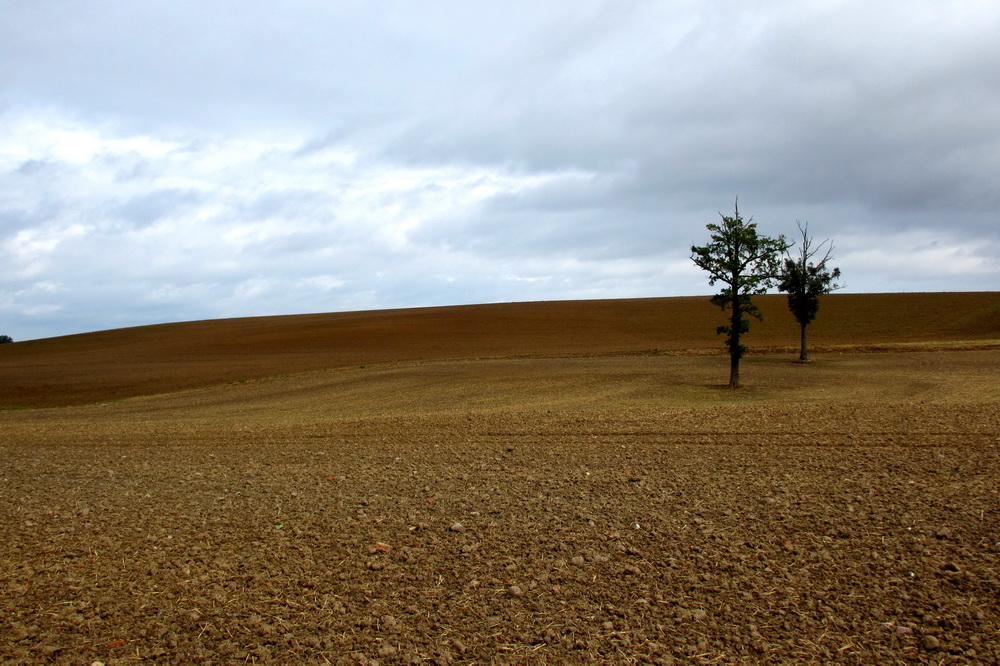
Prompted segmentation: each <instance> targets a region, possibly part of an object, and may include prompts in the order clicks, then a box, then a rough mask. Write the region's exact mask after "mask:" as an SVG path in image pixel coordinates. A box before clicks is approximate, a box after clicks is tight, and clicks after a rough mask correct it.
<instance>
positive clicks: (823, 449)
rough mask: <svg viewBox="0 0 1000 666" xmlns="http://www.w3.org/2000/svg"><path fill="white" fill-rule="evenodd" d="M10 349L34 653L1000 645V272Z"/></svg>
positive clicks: (4, 532) (510, 658)
mask: <svg viewBox="0 0 1000 666" xmlns="http://www.w3.org/2000/svg"><path fill="white" fill-rule="evenodd" d="M760 302H761V304H762V306H763V309H764V312H765V316H766V320H765V321H764V322H763V323H761V324H756V323H755V324H754V325H753V329H752V332H751V335H750V336H749V337H748V339H747V342H748V343H749V344H750V345H751V347H752V348H753V350H754V351H755V352H765V353H754V354H751V355H750V356H748V357H747V358H746V359H745V361H744V362H745V367H744V370H743V379H744V382H745V384H746V386H745V388H743V389H740V390H739V391H733V390H729V389H727V388H725V386H724V384H725V382H726V380H727V379H728V359H726V358H725V356H724V355H721V354H722V351H723V350H722V347H721V341H720V339H719V338H718V337H717V336H715V335H714V330H715V327H716V326H717V325H718V323H720V321H721V319H722V315H721V313H720V312H719V311H718V310H717V309H716V308H713V307H712V306H711V305H710V304H709V303H708V302H707V299H706V298H683V299H648V300H631V301H586V302H566V303H524V304H504V305H489V306H473V307H457V308H432V309H420V310H397V311H385V312H362V313H343V314H329V315H312V316H301V317H273V318H261V319H238V320H227V321H208V322H197V323H188V324H170V325H163V326H151V327H144V328H133V329H126V330H118V331H107V332H102V333H93V334H88V335H78V336H70V337H65V338H56V339H50V340H39V341H35V342H25V343H16V344H13V345H3V346H0V395H2V398H0V405H3V406H6V407H29V408H26V409H18V408H14V409H2V410H0V507H3V510H2V511H0V581H2V584H0V662H2V663H13V664H22V663H23V664H34V663H54V664H89V663H105V664H130V663H161V664H192V663H226V664H229V663H258V664H345V665H348V664H365V665H369V666H370V665H371V664H376V663H377V664H416V663H436V664H487V663H490V664H564V663H565V664H625V663H653V664H720V663H739V664H756V663H762V664H763V663H767V664H779V663H794V664H817V663H822V664H850V665H855V666H856V665H860V664H897V663H898V664H902V663H906V664H942V663H954V664H960V663H961V664H966V663H968V664H975V663H982V664H994V663H1000V641H998V636H1000V601H998V599H1000V596H998V591H1000V567H998V562H1000V540H998V535H1000V494H998V493H997V488H998V487H1000V455H998V451H1000V295H998V294H996V293H983V294H901V295H896V294H892V295H890V294H885V295H846V294H845V295H833V296H831V297H829V298H827V299H826V300H825V301H824V302H823V306H822V310H821V312H820V319H819V320H818V321H817V323H816V326H815V329H814V331H813V335H812V340H813V348H814V350H816V351H817V353H815V354H813V358H814V362H813V363H811V364H809V365H803V364H799V363H796V362H795V360H796V358H797V354H796V348H795V345H796V342H797V340H798V335H797V333H798V331H797V327H796V325H795V323H794V322H793V321H792V319H791V317H790V316H789V315H787V314H786V311H785V308H784V301H783V299H782V298H781V297H767V298H763V299H761V301H760Z"/></svg>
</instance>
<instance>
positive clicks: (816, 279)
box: [778, 221, 841, 363]
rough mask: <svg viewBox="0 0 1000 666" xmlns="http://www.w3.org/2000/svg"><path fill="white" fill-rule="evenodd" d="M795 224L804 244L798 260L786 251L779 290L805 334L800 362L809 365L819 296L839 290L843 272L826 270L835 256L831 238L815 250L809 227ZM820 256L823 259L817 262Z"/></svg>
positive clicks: (800, 249) (803, 335) (800, 352)
mask: <svg viewBox="0 0 1000 666" xmlns="http://www.w3.org/2000/svg"><path fill="white" fill-rule="evenodd" d="M796 224H797V225H798V227H799V232H800V233H801V234H802V245H801V246H800V247H799V252H798V255H797V256H795V257H792V255H791V254H790V253H789V252H788V250H787V249H786V250H785V262H784V265H783V266H782V269H781V278H780V279H779V281H778V290H779V291H783V292H785V293H787V294H788V309H789V310H791V311H792V314H793V315H795V320H796V321H798V322H799V327H800V328H801V333H802V341H801V348H800V351H799V360H800V361H801V362H803V363H808V362H809V348H808V346H807V345H806V327H807V326H809V324H811V323H812V321H813V320H814V319H815V318H816V313H817V312H818V311H819V297H820V296H822V295H823V294H829V293H830V292H831V291H834V290H836V289H840V287H841V285H840V284H838V283H837V279H838V278H839V277H840V269H839V268H833V269H832V270H831V269H830V268H828V267H827V263H828V262H829V261H830V260H831V259H832V256H831V255H832V254H833V243H832V242H831V241H830V239H827V240H825V241H823V242H822V243H820V244H819V245H817V246H815V247H813V239H812V238H810V237H809V224H808V223H806V224H805V225H802V224H801V223H799V222H798V221H796ZM824 245H825V246H826V251H825V252H824V249H823V246H824ZM820 253H822V255H821V254H820ZM817 257H822V258H820V259H819V261H816V260H815V259H816V258H817Z"/></svg>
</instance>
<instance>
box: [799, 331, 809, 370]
mask: <svg viewBox="0 0 1000 666" xmlns="http://www.w3.org/2000/svg"><path fill="white" fill-rule="evenodd" d="M801 326H802V346H801V349H800V350H799V361H801V362H802V363H808V362H809V348H808V347H807V346H806V324H801Z"/></svg>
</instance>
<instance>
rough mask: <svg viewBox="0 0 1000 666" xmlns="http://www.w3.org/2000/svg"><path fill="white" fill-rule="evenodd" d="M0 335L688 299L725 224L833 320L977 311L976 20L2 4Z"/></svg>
mask: <svg viewBox="0 0 1000 666" xmlns="http://www.w3.org/2000/svg"><path fill="white" fill-rule="evenodd" d="M0 6H2V11H3V12H4V15H5V21H4V23H3V25H2V26H0V121H2V122H0V260H2V261H3V265H4V267H5V271H4V272H3V274H2V275H0V328H2V329H3V330H0V333H6V334H9V335H12V336H13V337H15V339H26V338H32V337H42V336H50V335H59V334H64V333H72V332H80V331H87V330H95V329H100V328H109V327H117V326H126V325H133V324H142V323H153V322H160V321H177V320H189V319H200V318H214V317H227V316H243V315H258V314H286V313H294V312H315V311H329V310H347V309H368V308H385V307H405V306H416V305H429V304H438V305H445V304H458V303H473V302H492V301H503V300H537V299H555V298H567V299H570V298H605V297H607V298H613V297H629V296H657V295H682V294H700V293H709V292H710V288H709V287H708V285H707V282H706V281H705V279H704V276H702V275H700V274H699V273H698V271H697V269H696V268H695V267H694V266H693V264H692V263H691V262H690V260H689V258H688V255H689V251H688V249H689V247H690V245H691V244H692V243H701V242H703V241H704V240H705V239H706V237H707V236H706V231H705V224H707V223H709V222H714V221H716V220H717V219H718V212H719V211H723V212H729V211H731V210H732V204H733V199H734V197H735V196H736V195H739V196H740V202H741V212H744V213H745V214H748V215H753V216H754V219H755V220H756V221H757V222H758V223H759V225H760V227H761V229H762V230H763V231H765V232H767V233H772V234H777V233H786V234H789V235H794V233H795V231H796V229H795V221H796V220H803V221H808V222H809V223H810V229H811V230H813V231H814V232H815V233H816V234H817V236H819V237H821V238H825V237H832V238H833V240H834V241H835V243H836V246H837V251H836V259H837V264H838V265H839V266H840V267H841V268H842V270H843V272H844V275H845V279H846V282H847V283H848V286H849V289H850V290H853V291H922V290H934V291H940V290H993V289H996V288H997V286H998V285H1000V224H998V222H1000V220H998V213H1000V185H998V183H1000V117H998V116H997V114H996V113H995V109H996V108H1000V46H998V45H997V40H996V39H995V35H996V32H997V29H998V28H1000V6H997V5H996V3H992V2H974V1H970V2H967V3H962V4H960V5H947V4H945V5H942V4H941V3H936V2H915V3H914V2H907V3H902V2H900V3H862V2H853V1H848V2H818V3H783V2H770V3H762V4H761V3H756V4H755V5H754V6H753V8H752V9H751V8H748V6H747V5H746V4H745V3H736V2H721V1H719V2H707V3H706V2H663V3H646V2H641V3H640V2H625V3H622V2H617V3H610V2H583V3H580V2H575V3H568V2H567V3H563V2H552V3H528V2H513V3H512V2H504V3H499V2H497V3H493V2H487V3H475V4H474V5H473V4H469V3H456V2H430V3H419V4H418V5H414V4H413V3H401V2H399V3H392V2H390V3H384V4H380V5H379V6H378V7H374V6H372V5H371V3H361V2H345V3H326V4H324V3H309V2H300V1H293V2H285V3H280V4H275V5H268V4H262V5H256V4H255V5H252V6H248V5H246V4H245V3H237V2H214V3H207V4H206V3H188V2H184V1H181V2H177V1H175V2H171V3H166V2H155V1H151V2H144V3H126V2H107V3H101V5H100V6H98V7H88V8H86V9H84V8H79V9H75V8H73V7H70V6H67V5H65V4H64V3H56V2H47V1H42V2H21V1H13V2H9V1H8V2H0Z"/></svg>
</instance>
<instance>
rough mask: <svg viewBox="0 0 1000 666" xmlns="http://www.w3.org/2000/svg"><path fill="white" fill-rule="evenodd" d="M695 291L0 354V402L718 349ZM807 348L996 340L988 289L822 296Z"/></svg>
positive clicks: (327, 318) (766, 300)
mask: <svg viewBox="0 0 1000 666" xmlns="http://www.w3.org/2000/svg"><path fill="white" fill-rule="evenodd" d="M758 302H759V304H760V307H761V309H762V311H763V312H764V315H765V320H764V321H763V322H760V323H757V322H754V323H753V325H752V331H751V334H750V336H749V337H748V338H747V342H748V344H749V345H750V346H751V348H756V349H758V350H761V349H768V348H790V347H794V345H795V344H796V343H797V339H798V338H797V334H798V329H797V324H796V323H795V321H794V320H793V319H792V317H791V316H790V315H789V314H788V312H787V309H786V307H785V298H784V296H781V295H768V296H764V297H761V298H760V299H759V301H758ZM722 320H723V317H722V314H721V312H720V311H719V309H718V308H716V307H714V306H712V305H711V304H710V303H709V301H708V298H707V297H685V298H651V299H629V300H598V301H558V302H536V303H504V304H494V305H475V306H456V307H438V308H415V309H402V310H383V311H369V312H345V313H331V314H315V315H298V316H282V317H257V318H243V319H226V320H211V321H201V322H188V323H177V324H162V325H157V326H144V327H136V328H127V329H117V330H111V331H102V332H95V333H88V334H81V335H72V336H65V337H59V338H49V339H45V340H34V341H28V342H21V343H17V344H13V345H3V346H0V396H2V397H0V406H3V407H8V408H9V407H43V406H63V405H75V404H86V403H91V402H98V401H107V400H115V399H121V398H125V397H130V396H136V395H152V394H158V393H164V392H169V391H176V390H182V389H190V388H197V387H202V386H209V385H213V384H220V383H225V382H231V381H239V380H245V379H252V378H260V377H267V376H273V375H284V374H289V373H297V372H304V371H311V370H322V369H333V368H345V367H356V366H360V365H374V364H384V363H393V362H400V361H431V360H457V359H469V358H507V357H518V356H543V357H549V356H585V355H611V354H622V353H637V352H651V351H652V350H667V351H684V352H690V351H699V352H707V351H721V338H720V337H718V336H716V335H715V333H714V331H715V327H716V326H717V325H719V324H720V323H722ZM810 330H811V341H812V344H813V345H815V346H818V347H823V346H827V347H828V346H839V345H851V346H861V347H865V346H873V345H886V344H895V343H922V342H948V341H987V340H997V339H1000V293H997V292H979V293H922V294H833V295H830V296H828V297H826V298H825V299H824V300H823V302H822V307H821V311H820V316H819V318H818V319H817V321H816V322H815V324H814V325H813V327H811V329H810Z"/></svg>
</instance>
